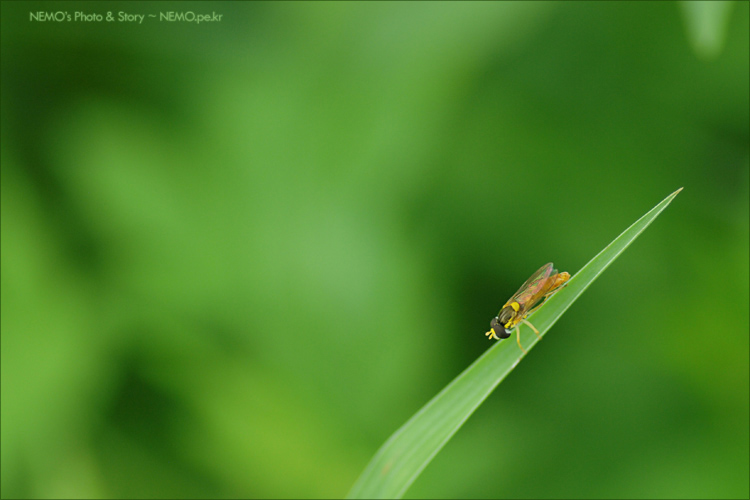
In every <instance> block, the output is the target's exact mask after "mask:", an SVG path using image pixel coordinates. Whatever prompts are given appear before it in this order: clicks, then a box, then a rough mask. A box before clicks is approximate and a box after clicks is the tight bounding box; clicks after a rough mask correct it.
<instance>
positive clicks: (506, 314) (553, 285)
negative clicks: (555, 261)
mask: <svg viewBox="0 0 750 500" xmlns="http://www.w3.org/2000/svg"><path fill="white" fill-rule="evenodd" d="M569 279H570V274H568V273H566V272H562V273H558V272H557V269H555V266H553V265H552V262H550V263H548V264H545V265H543V266H542V268H541V269H539V270H538V271H537V272H535V273H534V274H532V275H531V278H529V279H528V280H526V283H524V284H523V285H521V288H519V289H518V291H517V292H516V293H515V295H513V297H511V298H510V300H509V301H508V302H506V303H505V305H504V306H503V308H502V309H500V313H498V315H497V316H496V317H495V318H493V319H492V321H490V331H489V332H487V333H485V335H486V336H487V337H488V338H490V339H492V338H495V339H497V340H501V339H507V338H508V337H510V332H511V331H512V330H513V328H515V327H516V326H517V325H518V324H519V323H525V324H526V325H528V326H529V328H531V329H532V330H534V333H536V336H537V337H539V330H537V329H536V328H535V327H534V325H532V324H531V323H529V322H528V321H526V319H525V318H526V316H528V315H529V314H531V313H532V312H534V311H535V310H536V308H537V307H539V306H541V305H542V304H543V303H544V302H540V301H544V300H546V299H547V298H549V297H550V296H551V295H552V294H553V293H555V292H557V291H558V290H560V288H561V287H562V286H564V285H565V284H566V283H567V282H568V280H569ZM520 328H521V327H520V325H518V329H517V330H516V341H517V342H518V347H520V348H521V350H522V351H523V352H524V353H526V349H524V348H523V346H522V345H521V337H520V336H519V335H518V332H519V330H520ZM498 335H499V337H498ZM540 338H541V337H540Z"/></svg>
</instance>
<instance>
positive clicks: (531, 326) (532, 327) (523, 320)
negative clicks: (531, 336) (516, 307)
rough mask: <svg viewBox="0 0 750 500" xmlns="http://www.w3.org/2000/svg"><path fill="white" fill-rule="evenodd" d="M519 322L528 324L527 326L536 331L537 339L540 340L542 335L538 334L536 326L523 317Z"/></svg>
mask: <svg viewBox="0 0 750 500" xmlns="http://www.w3.org/2000/svg"><path fill="white" fill-rule="evenodd" d="M521 322H522V323H524V324H526V325H529V328H531V329H532V330H534V333H536V336H537V338H538V339H539V340H542V337H541V336H539V330H537V329H536V328H534V325H532V324H531V323H529V322H528V321H526V320H525V319H522V320H521Z"/></svg>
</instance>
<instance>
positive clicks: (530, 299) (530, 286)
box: [508, 262, 557, 309]
mask: <svg viewBox="0 0 750 500" xmlns="http://www.w3.org/2000/svg"><path fill="white" fill-rule="evenodd" d="M555 274H557V270H556V269H555V266H554V265H553V264H552V262H549V263H547V264H545V265H543V266H542V267H541V269H539V270H538V271H537V272H535V273H534V274H532V275H531V278H529V279H527V280H526V282H525V283H524V284H523V285H521V288H519V289H518V291H517V292H516V294H515V295H514V296H513V297H512V298H511V299H510V300H509V301H508V302H514V301H515V302H518V304H519V305H520V306H521V307H522V308H523V309H526V308H530V307H531V306H533V305H534V303H535V302H537V301H538V300H539V299H540V298H541V297H542V295H544V293H545V291H546V289H547V285H548V284H549V279H550V277H551V276H553V275H555Z"/></svg>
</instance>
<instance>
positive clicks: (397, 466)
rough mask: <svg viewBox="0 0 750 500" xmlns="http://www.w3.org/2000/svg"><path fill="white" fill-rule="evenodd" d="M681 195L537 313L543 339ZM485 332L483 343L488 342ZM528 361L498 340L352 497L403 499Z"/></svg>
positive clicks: (524, 338)
mask: <svg viewBox="0 0 750 500" xmlns="http://www.w3.org/2000/svg"><path fill="white" fill-rule="evenodd" d="M680 191H682V188H680V189H678V190H677V191H675V192H674V193H672V194H671V195H669V196H667V198H666V199H664V201H662V202H661V203H659V204H658V205H656V206H655V207H654V208H652V209H651V211H649V212H648V213H647V214H646V215H644V216H643V217H641V218H640V219H638V220H637V221H636V222H635V223H634V224H633V225H632V226H630V227H629V228H627V229H626V230H625V231H624V232H623V233H622V234H621V235H620V236H618V237H617V238H616V239H615V240H614V241H613V242H612V243H610V244H609V245H608V246H607V247H606V248H605V249H604V250H602V251H601V252H599V254H598V255H597V256H596V257H594V258H593V259H591V261H590V262H589V263H588V264H586V265H585V266H584V267H583V269H581V270H580V271H579V272H578V273H576V275H575V276H573V277H572V278H571V279H570V281H569V283H568V285H567V286H566V287H565V288H563V289H561V290H560V291H559V292H558V293H556V294H554V295H553V296H552V297H550V298H549V299H548V300H547V302H546V303H545V304H544V305H543V306H542V307H540V308H539V309H538V310H537V311H536V312H535V313H534V314H533V315H532V317H531V318H532V319H533V321H532V322H533V324H534V326H536V327H537V328H538V329H539V333H540V334H541V335H544V334H545V333H546V332H547V330H549V328H550V327H551V326H552V325H553V324H554V323H555V322H556V321H557V320H558V319H559V318H560V316H562V314H563V313H564V312H565V311H566V310H567V309H568V308H569V307H570V306H571V305H572V304H573V302H574V301H575V300H576V299H577V298H578V296H579V295H581V293H583V291H584V290H586V288H588V287H589V285H591V283H592V282H593V281H594V280H595V279H596V278H597V277H598V276H599V275H600V274H601V273H602V271H604V270H605V269H606V268H607V267H608V266H609V265H610V264H611V263H612V262H613V261H614V260H615V259H616V258H617V257H618V256H619V255H620V254H621V253H622V252H623V251H624V250H625V249H626V248H627V247H628V246H629V245H630V244H631V243H632V242H633V241H634V240H635V239H636V238H637V237H638V235H640V234H641V233H642V232H643V230H644V229H646V227H648V225H649V224H651V222H653V221H654V219H656V217H657V216H658V215H659V214H660V213H661V212H662V210H664V209H665V208H666V207H667V205H669V203H670V202H671V201H672V199H673V198H674V197H675V196H677V194H678V193H679V192H680ZM517 332H518V330H516V333H517ZM479 333H480V332H477V335H478V340H479V341H482V340H485V339H483V337H481V336H479ZM482 333H483V332H482ZM537 342H538V339H537V338H536V335H534V333H533V332H531V331H530V330H529V328H528V327H526V328H523V329H522V332H521V343H522V344H523V345H524V347H525V348H526V349H527V350H530V349H531V348H532V347H533V346H534V345H535V344H536V343H537ZM522 357H523V353H522V352H521V350H520V349H519V348H518V346H517V345H516V342H515V341H514V340H513V339H512V337H511V338H510V339H508V340H506V341H505V342H496V343H495V345H494V346H493V347H492V348H490V349H488V350H487V352H485V353H484V354H483V355H482V356H480V357H479V359H477V360H476V361H475V362H474V363H472V364H471V366H469V367H468V368H467V369H466V370H464V371H463V373H461V374H460V375H459V376H458V377H456V378H455V379H454V380H453V381H452V382H451V383H450V384H448V385H447V386H446V387H445V388H444V389H443V390H442V391H440V393H439V394H438V395H437V396H435V397H434V398H432V400H431V401H430V402H428V403H427V404H426V405H425V406H424V407H422V409H420V410H419V411H418V412H417V413H416V414H415V415H414V416H413V417H412V418H411V419H409V421H408V422H406V424H404V425H403V426H402V427H401V428H400V429H399V430H397V431H396V432H395V434H393V435H392V436H391V437H390V438H389V439H388V441H386V442H385V444H384V445H383V446H382V447H381V448H380V450H378V452H377V453H376V454H375V456H374V457H373V459H372V460H371V461H370V463H369V464H368V465H367V467H366V468H365V470H364V471H363V472H362V475H361V476H360V477H359V479H358V480H357V482H356V483H355V484H354V486H353V487H352V489H351V491H350V492H349V495H348V498H401V496H402V495H403V494H404V492H406V490H407V489H408V488H409V486H410V485H411V484H412V483H413V482H414V480H415V479H416V478H417V476H419V474H420V473H421V472H422V470H423V469H424V468H425V467H426V466H427V464H428V463H430V460H432V458H433V457H434V456H435V455H436V454H437V452H438V451H440V449H441V448H442V447H443V445H445V443H447V442H448V440H449V439H450V438H451V437H452V436H453V434H455V433H456V431H457V430H458V429H459V428H460V427H461V425H462V424H463V423H464V422H465V421H466V419H468V418H469V416H470V415H471V414H472V413H473V412H474V410H476V409H477V407H478V406H479V405H480V404H481V403H482V401H484V400H485V398H486V397H487V396H488V395H489V394H490V393H491V392H492V390H493V389H494V388H495V387H496V386H497V385H498V384H499V383H500V382H501V381H502V380H503V379H504V378H505V377H506V376H507V375H508V373H510V372H511V370H513V369H514V368H515V367H516V365H518V363H519V362H520V360H521V358H522Z"/></svg>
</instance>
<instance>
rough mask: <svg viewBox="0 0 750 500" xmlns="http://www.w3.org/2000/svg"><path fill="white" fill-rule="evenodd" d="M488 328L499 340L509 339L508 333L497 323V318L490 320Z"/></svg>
mask: <svg viewBox="0 0 750 500" xmlns="http://www.w3.org/2000/svg"><path fill="white" fill-rule="evenodd" d="M490 328H492V330H494V331H495V334H496V335H497V336H498V337H500V338H501V339H507V338H508V337H510V332H509V331H508V330H506V329H505V327H504V326H503V325H502V324H500V322H499V321H498V318H497V317H495V318H492V321H490Z"/></svg>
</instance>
